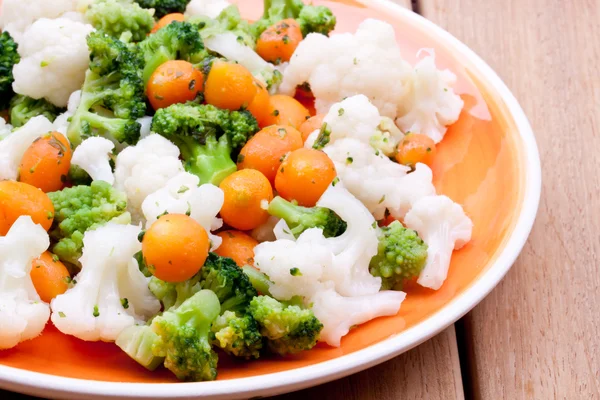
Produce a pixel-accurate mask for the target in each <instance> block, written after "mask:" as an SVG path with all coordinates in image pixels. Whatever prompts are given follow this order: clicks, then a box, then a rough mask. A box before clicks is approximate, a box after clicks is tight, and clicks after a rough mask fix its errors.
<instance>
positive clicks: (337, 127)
mask: <svg viewBox="0 0 600 400" xmlns="http://www.w3.org/2000/svg"><path fill="white" fill-rule="evenodd" d="M323 123H325V124H326V129H327V131H328V132H329V144H332V143H335V141H336V140H339V139H343V138H353V139H357V140H359V141H361V142H363V143H365V144H368V145H371V146H372V147H373V148H375V149H378V150H381V151H382V152H383V154H385V155H387V156H391V155H393V154H394V152H395V150H396V145H397V144H398V142H399V141H400V140H401V139H402V138H403V137H404V134H403V133H402V132H401V131H400V130H399V129H398V128H397V127H396V126H395V125H394V122H393V121H391V120H390V119H389V118H386V117H382V116H380V115H379V111H378V110H377V108H376V107H375V106H374V105H373V104H371V102H370V101H369V99H368V98H367V97H366V96H364V95H362V94H359V95H356V96H352V97H349V98H347V99H345V100H343V101H341V102H340V103H336V104H334V105H333V106H331V108H330V109H329V112H328V113H327V115H326V116H325V118H324V119H323Z"/></svg>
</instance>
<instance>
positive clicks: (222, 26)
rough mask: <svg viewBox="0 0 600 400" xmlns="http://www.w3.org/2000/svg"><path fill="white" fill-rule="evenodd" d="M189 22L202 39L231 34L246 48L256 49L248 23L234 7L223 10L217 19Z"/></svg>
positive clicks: (203, 18)
mask: <svg viewBox="0 0 600 400" xmlns="http://www.w3.org/2000/svg"><path fill="white" fill-rule="evenodd" d="M189 22H190V23H193V24H195V25H198V27H199V29H200V36H202V39H206V38H208V37H211V36H214V35H218V34H220V33H228V32H231V33H233V34H235V35H236V36H237V37H238V40H239V41H240V42H242V43H244V44H245V45H246V46H248V47H250V48H252V49H254V48H255V47H256V38H255V37H254V35H253V34H252V29H251V27H250V23H249V22H248V21H246V20H245V19H243V18H242V16H241V15H240V10H239V9H238V7H237V6H236V5H230V6H229V7H227V8H225V9H224V10H223V11H221V13H220V14H219V15H218V16H217V18H210V17H206V16H199V17H192V18H190V20H189Z"/></svg>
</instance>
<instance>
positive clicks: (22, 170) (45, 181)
mask: <svg viewBox="0 0 600 400" xmlns="http://www.w3.org/2000/svg"><path fill="white" fill-rule="evenodd" d="M72 156H73V151H72V150H71V145H70V144H69V141H68V140H67V138H66V137H64V135H62V134H61V133H59V132H49V133H47V134H45V135H44V136H42V137H40V138H38V139H36V140H35V141H34V142H33V143H32V144H31V146H29V148H28V149H27V150H26V151H25V153H24V154H23V158H22V159H21V164H20V165H19V181H20V182H24V183H28V184H30V185H32V186H35V187H37V188H39V189H42V190H43V191H44V192H55V191H57V190H61V189H62V188H63V187H64V185H65V182H66V180H67V175H68V173H69V168H70V167H71V157H72Z"/></svg>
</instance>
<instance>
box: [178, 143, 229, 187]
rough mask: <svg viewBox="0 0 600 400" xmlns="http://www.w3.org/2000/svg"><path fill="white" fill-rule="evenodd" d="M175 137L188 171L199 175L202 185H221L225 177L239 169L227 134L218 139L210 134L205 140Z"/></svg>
mask: <svg viewBox="0 0 600 400" xmlns="http://www.w3.org/2000/svg"><path fill="white" fill-rule="evenodd" d="M173 139H174V141H175V142H176V144H177V145H178V146H179V149H180V150H181V156H182V157H183V160H184V161H185V169H186V171H188V172H190V173H192V174H194V175H196V176H198V177H199V178H200V184H201V185H202V184H205V183H212V184H213V185H216V186H219V184H220V183H221V181H223V179H225V178H227V177H228V176H229V175H231V174H233V173H234V172H235V171H237V166H236V165H235V163H234V162H233V160H232V159H231V144H230V143H229V139H228V137H227V135H222V136H221V137H220V138H219V139H218V140H217V138H216V137H215V135H214V134H209V135H207V136H206V137H205V139H204V141H203V142H202V141H201V140H198V139H196V138H194V137H191V136H189V137H185V136H179V137H174V138H173Z"/></svg>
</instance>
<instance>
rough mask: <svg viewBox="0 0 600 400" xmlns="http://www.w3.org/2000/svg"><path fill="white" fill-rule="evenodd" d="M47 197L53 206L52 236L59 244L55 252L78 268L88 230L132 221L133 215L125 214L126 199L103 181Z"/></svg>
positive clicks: (50, 194)
mask: <svg viewBox="0 0 600 400" xmlns="http://www.w3.org/2000/svg"><path fill="white" fill-rule="evenodd" d="M48 197H50V200H51V201H52V204H53V205H54V222H53V225H52V228H51V231H50V237H51V238H52V239H53V240H54V241H55V242H56V244H55V245H54V247H53V248H52V252H53V253H54V254H56V255H57V256H58V257H59V258H60V259H61V260H62V261H64V262H67V263H70V264H73V265H75V266H78V265H79V261H78V260H79V257H81V251H82V248H83V235H84V233H85V231H88V230H92V229H96V228H97V227H99V226H102V225H104V224H105V223H107V222H109V221H114V222H118V223H123V224H129V223H130V222H131V216H130V215H129V213H128V212H126V208H127V197H126V196H125V194H124V193H121V192H119V191H117V190H116V189H114V188H113V187H112V186H111V185H110V184H108V183H106V182H104V181H94V182H92V184H91V185H90V186H74V187H72V188H66V189H63V190H61V191H58V192H52V193H48Z"/></svg>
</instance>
